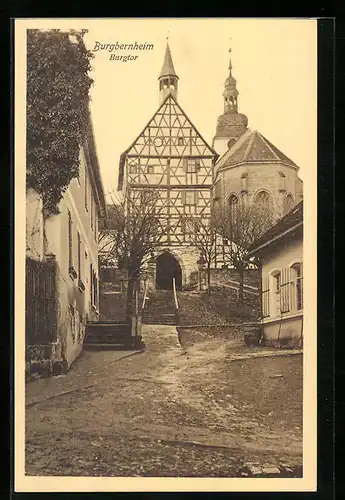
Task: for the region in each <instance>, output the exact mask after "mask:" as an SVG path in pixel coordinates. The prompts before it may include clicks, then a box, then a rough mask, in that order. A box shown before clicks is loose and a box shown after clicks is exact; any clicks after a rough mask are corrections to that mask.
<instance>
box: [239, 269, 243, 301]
mask: <svg viewBox="0 0 345 500" xmlns="http://www.w3.org/2000/svg"><path fill="white" fill-rule="evenodd" d="M238 272H239V278H240V284H239V289H238V301H239V302H240V304H243V284H244V269H243V267H240V268H239V270H238Z"/></svg>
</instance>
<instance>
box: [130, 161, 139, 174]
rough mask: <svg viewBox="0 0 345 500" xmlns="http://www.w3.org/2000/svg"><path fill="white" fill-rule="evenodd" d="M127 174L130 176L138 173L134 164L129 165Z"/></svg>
mask: <svg viewBox="0 0 345 500" xmlns="http://www.w3.org/2000/svg"><path fill="white" fill-rule="evenodd" d="M129 173H130V174H131V175H136V174H138V173H139V167H138V165H137V164H135V163H132V164H131V165H129Z"/></svg>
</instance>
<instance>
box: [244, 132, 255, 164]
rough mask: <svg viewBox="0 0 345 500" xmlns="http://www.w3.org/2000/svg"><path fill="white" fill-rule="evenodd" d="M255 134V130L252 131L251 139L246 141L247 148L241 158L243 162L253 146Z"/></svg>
mask: <svg viewBox="0 0 345 500" xmlns="http://www.w3.org/2000/svg"><path fill="white" fill-rule="evenodd" d="M256 134H257V130H253V132H252V135H251V137H250V138H249V141H248V146H247V149H246V152H245V153H244V158H243V159H244V160H246V159H247V156H248V154H249V151H250V149H251V147H252V145H253V142H254V139H255V136H256Z"/></svg>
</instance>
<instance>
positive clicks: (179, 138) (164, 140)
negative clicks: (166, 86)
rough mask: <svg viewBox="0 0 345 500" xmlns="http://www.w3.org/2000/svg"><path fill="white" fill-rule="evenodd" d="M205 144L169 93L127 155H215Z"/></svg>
mask: <svg viewBox="0 0 345 500" xmlns="http://www.w3.org/2000/svg"><path fill="white" fill-rule="evenodd" d="M216 154H217V153H216V152H215V151H214V150H213V149H212V148H211V147H210V146H209V145H208V144H207V142H206V141H205V140H204V139H203V137H202V136H201V134H200V133H199V132H198V130H197V129H196V127H195V126H194V125H193V123H192V122H191V121H190V120H189V118H188V117H187V115H186V114H185V112H184V111H183V110H182V108H181V107H180V106H179V105H178V103H177V102H176V100H175V99H174V98H173V96H172V95H169V96H168V97H167V98H166V99H165V101H164V102H163V104H162V105H161V106H160V108H159V109H158V111H157V112H156V114H155V115H154V116H153V118H152V119H151V120H150V121H149V123H148V124H147V125H146V127H145V128H144V130H143V131H142V132H141V134H140V135H139V136H138V137H137V139H136V140H135V141H134V143H133V144H132V145H131V146H130V148H129V149H128V150H127V155H154V156H188V155H190V156H206V155H207V156H214V155H216Z"/></svg>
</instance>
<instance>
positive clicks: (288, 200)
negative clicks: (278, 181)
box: [284, 194, 294, 215]
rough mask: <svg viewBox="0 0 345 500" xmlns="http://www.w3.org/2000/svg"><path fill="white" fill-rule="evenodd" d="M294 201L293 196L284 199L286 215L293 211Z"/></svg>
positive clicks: (289, 195) (288, 195)
mask: <svg viewBox="0 0 345 500" xmlns="http://www.w3.org/2000/svg"><path fill="white" fill-rule="evenodd" d="M293 206H294V201H293V197H292V195H291V194H287V195H286V196H285V198H284V215H285V214H287V213H289V212H290V210H292V209H293Z"/></svg>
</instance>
